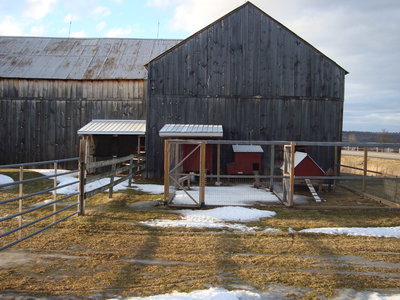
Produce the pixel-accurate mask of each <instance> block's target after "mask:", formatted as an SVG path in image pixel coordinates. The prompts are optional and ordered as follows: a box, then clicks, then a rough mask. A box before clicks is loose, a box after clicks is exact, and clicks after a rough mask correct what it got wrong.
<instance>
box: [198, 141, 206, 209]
mask: <svg viewBox="0 0 400 300" xmlns="http://www.w3.org/2000/svg"><path fill="white" fill-rule="evenodd" d="M205 184H206V143H204V142H202V143H201V144H200V182H199V185H200V186H199V189H200V190H199V202H200V206H203V205H204V194H205V193H204V192H205Z"/></svg>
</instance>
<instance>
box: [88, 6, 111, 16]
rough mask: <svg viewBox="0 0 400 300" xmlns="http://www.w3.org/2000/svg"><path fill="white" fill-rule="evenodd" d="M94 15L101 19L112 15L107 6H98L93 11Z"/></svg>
mask: <svg viewBox="0 0 400 300" xmlns="http://www.w3.org/2000/svg"><path fill="white" fill-rule="evenodd" d="M92 14H93V15H98V16H101V17H107V16H109V15H111V10H110V9H109V8H108V7H105V6H98V7H96V8H95V9H94V10H93V11H92Z"/></svg>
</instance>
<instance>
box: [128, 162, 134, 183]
mask: <svg viewBox="0 0 400 300" xmlns="http://www.w3.org/2000/svg"><path fill="white" fill-rule="evenodd" d="M132 168H133V157H132V158H131V159H130V160H129V180H128V186H129V187H131V186H132Z"/></svg>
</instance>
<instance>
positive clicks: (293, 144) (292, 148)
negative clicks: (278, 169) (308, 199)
mask: <svg viewBox="0 0 400 300" xmlns="http://www.w3.org/2000/svg"><path fill="white" fill-rule="evenodd" d="M295 151H296V142H291V143H290V190H289V206H293V198H294V157H295V156H294V154H295Z"/></svg>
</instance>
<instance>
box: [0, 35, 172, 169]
mask: <svg viewBox="0 0 400 300" xmlns="http://www.w3.org/2000/svg"><path fill="white" fill-rule="evenodd" d="M178 42H179V40H162V39H118V38H117V39H112V38H101V39H99V38H97V39H95V38H83V39H77V38H44V37H0V112H1V113H0V128H1V130H0V140H1V143H0V164H9V163H19V162H31V161H44V160H52V159H61V158H67V157H76V156H77V153H78V149H77V148H78V135H77V131H78V129H80V128H82V127H83V126H84V125H85V124H87V123H89V122H90V121H92V120H93V119H111V120H120V119H128V120H144V119H146V102H147V70H146V68H145V67H144V65H145V64H146V63H147V62H148V61H150V60H151V59H152V58H154V57H156V56H158V55H159V54H161V53H163V52H164V51H166V50H167V49H169V48H171V47H172V46H174V45H175V44H177V43H178ZM71 167H72V166H71ZM73 167H76V166H73Z"/></svg>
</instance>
